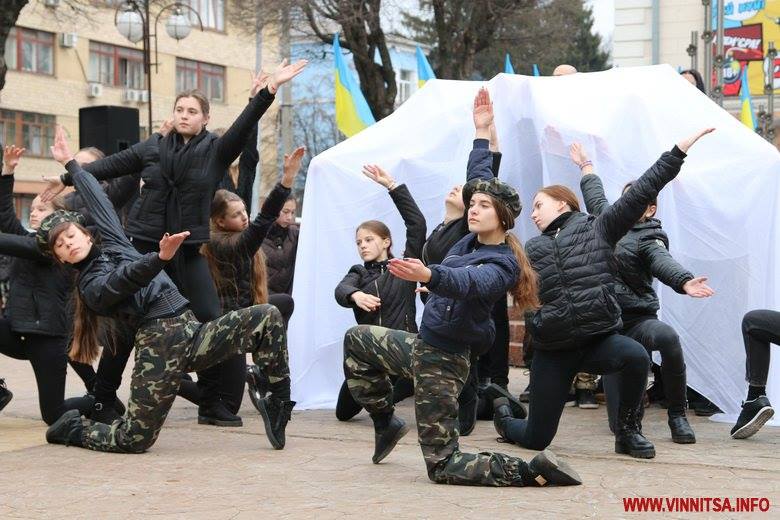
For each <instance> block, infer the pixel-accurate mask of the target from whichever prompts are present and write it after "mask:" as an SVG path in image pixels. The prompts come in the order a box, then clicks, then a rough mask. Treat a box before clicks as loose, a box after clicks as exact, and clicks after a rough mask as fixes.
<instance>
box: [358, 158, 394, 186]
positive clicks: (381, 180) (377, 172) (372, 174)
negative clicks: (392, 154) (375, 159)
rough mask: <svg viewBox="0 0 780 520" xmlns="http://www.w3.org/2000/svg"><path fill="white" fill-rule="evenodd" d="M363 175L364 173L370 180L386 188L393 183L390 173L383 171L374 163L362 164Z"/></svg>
mask: <svg viewBox="0 0 780 520" xmlns="http://www.w3.org/2000/svg"><path fill="white" fill-rule="evenodd" d="M363 175H365V176H366V177H368V178H369V179H371V180H372V181H374V182H376V183H377V184H381V185H382V186H384V187H385V188H387V189H388V190H389V189H390V187H391V186H392V185H393V184H395V181H394V180H393V178H392V177H391V176H390V174H389V173H387V172H386V171H384V170H383V169H382V168H380V167H379V166H377V165H376V164H365V165H363Z"/></svg>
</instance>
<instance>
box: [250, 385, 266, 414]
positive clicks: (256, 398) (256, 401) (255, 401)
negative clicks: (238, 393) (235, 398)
mask: <svg viewBox="0 0 780 520" xmlns="http://www.w3.org/2000/svg"><path fill="white" fill-rule="evenodd" d="M246 393H247V395H249V400H250V401H252V405H253V406H254V407H255V410H257V411H258V413H263V412H262V411H260V401H261V400H262V399H263V396H261V395H260V392H256V391H254V392H253V391H252V390H250V389H249V388H247V389H246Z"/></svg>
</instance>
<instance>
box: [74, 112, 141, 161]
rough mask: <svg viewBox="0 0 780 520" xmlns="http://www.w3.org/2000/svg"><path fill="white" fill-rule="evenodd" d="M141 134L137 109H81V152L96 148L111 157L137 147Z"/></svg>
mask: <svg viewBox="0 0 780 520" xmlns="http://www.w3.org/2000/svg"><path fill="white" fill-rule="evenodd" d="M139 132H140V129H139V125H138V109H137V108H130V107H115V106H108V105H104V106H97V107H84V108H80V109H79V148H86V147H87V146H94V147H95V148H98V149H100V150H101V151H102V152H103V153H105V154H106V155H111V154H112V153H116V152H119V151H122V150H124V149H125V148H129V147H130V146H131V145H134V144H135V143H137V142H138V141H139V139H140V133H139Z"/></svg>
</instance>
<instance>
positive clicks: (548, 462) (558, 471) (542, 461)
mask: <svg viewBox="0 0 780 520" xmlns="http://www.w3.org/2000/svg"><path fill="white" fill-rule="evenodd" d="M534 459H535V461H536V464H538V466H537V465H536V464H534V469H535V470H539V469H544V472H545V473H547V474H548V475H549V476H550V477H551V480H550V479H546V478H544V477H542V476H541V475H540V477H541V478H542V479H544V480H545V482H544V484H542V483H541V482H540V481H538V480H537V483H539V484H540V485H542V486H545V485H547V483H548V482H549V483H550V484H552V485H554V486H579V485H580V484H582V478H581V477H580V475H579V474H578V473H577V472H576V471H575V470H574V468H572V467H571V466H569V464H567V463H566V462H563V461H560V460H558V457H557V456H556V455H555V454H554V453H553V452H551V451H550V450H544V451H543V452H542V453H540V454H539V455H537V456H536V457H534ZM540 477H537V478H540Z"/></svg>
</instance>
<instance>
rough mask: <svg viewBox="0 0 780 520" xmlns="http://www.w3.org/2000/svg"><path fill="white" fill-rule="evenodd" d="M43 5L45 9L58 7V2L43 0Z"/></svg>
mask: <svg viewBox="0 0 780 520" xmlns="http://www.w3.org/2000/svg"><path fill="white" fill-rule="evenodd" d="M43 5H45V6H46V7H59V6H60V0H43Z"/></svg>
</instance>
